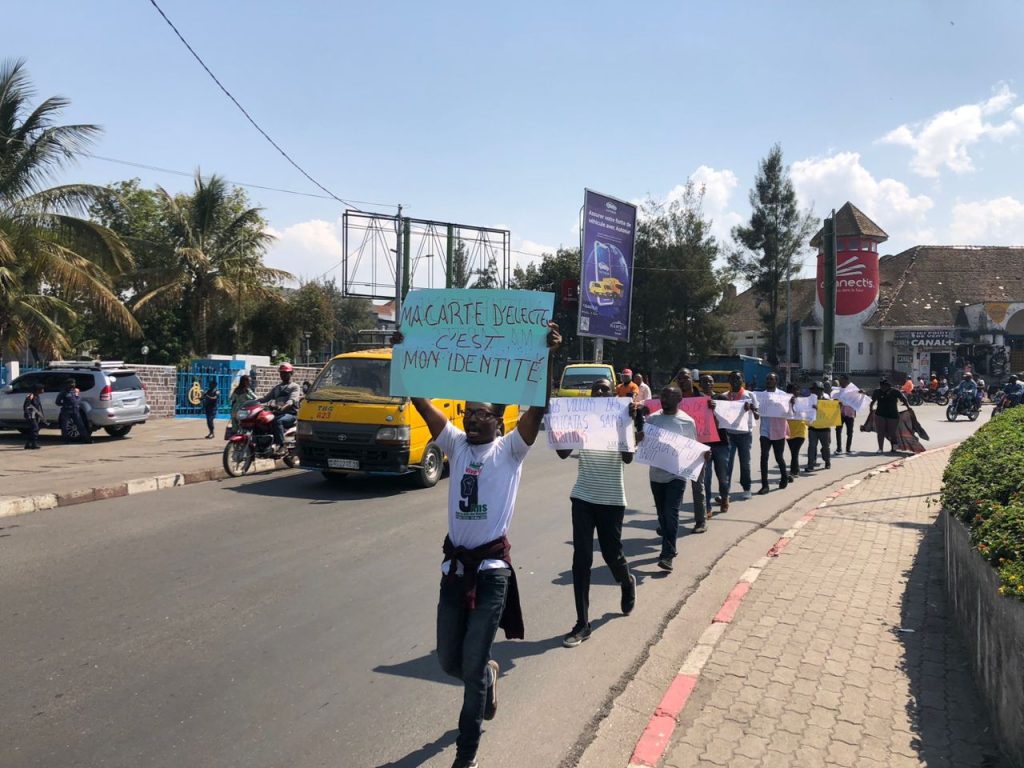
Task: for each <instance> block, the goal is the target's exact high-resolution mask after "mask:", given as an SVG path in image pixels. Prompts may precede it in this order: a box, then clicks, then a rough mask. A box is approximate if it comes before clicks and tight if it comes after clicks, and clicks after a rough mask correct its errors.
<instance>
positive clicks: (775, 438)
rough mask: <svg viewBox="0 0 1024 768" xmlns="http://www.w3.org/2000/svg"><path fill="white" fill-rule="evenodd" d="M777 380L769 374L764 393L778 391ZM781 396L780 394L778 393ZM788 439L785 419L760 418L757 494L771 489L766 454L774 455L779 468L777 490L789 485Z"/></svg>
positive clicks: (773, 417)
mask: <svg viewBox="0 0 1024 768" xmlns="http://www.w3.org/2000/svg"><path fill="white" fill-rule="evenodd" d="M778 385H779V379H778V377H777V376H776V375H775V374H774V373H769V374H768V375H767V376H766V377H765V380H764V391H765V392H766V393H768V394H769V395H774V394H775V393H776V392H777V391H778ZM779 394H782V393H779ZM792 400H793V398H790V401H789V407H790V409H792V407H793V402H792ZM788 437H789V425H788V424H787V423H786V419H784V418H779V417H778V416H762V418H761V490H759V491H758V492H757V493H758V495H759V496H764V495H765V494H766V493H768V492H769V491H770V490H771V489H770V488H769V487H768V453H769V451H771V452H772V453H774V454H775V463H776V464H777V465H778V467H779V490H780V491H781V490H782V489H783V488H785V487H786V486H788V485H789V476H788V474H787V473H786V439H787V438H788Z"/></svg>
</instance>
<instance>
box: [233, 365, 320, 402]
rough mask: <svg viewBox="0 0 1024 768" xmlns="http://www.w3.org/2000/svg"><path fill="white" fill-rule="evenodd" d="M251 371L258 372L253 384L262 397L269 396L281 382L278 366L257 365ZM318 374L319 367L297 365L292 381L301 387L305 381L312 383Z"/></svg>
mask: <svg viewBox="0 0 1024 768" xmlns="http://www.w3.org/2000/svg"><path fill="white" fill-rule="evenodd" d="M251 371H256V381H255V382H254V383H253V384H254V386H253V389H255V390H256V394H257V395H259V396H260V397H262V396H263V395H265V394H267V392H269V391H270V390H271V389H273V388H274V387H275V386H277V385H278V384H279V383H280V382H281V375H280V374H279V373H278V372H277V366H276V365H256V366H253V367H252V369H251ZM251 371H250V373H251ZM318 373H320V368H318V367H317V368H314V367H306V366H302V365H296V366H295V373H293V374H292V381H294V382H295V383H296V384H299V385H301V384H302V382H304V381H308V382H310V383H312V382H313V379H315V378H316V376H317V374H318Z"/></svg>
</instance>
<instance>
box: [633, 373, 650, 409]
mask: <svg viewBox="0 0 1024 768" xmlns="http://www.w3.org/2000/svg"><path fill="white" fill-rule="evenodd" d="M633 383H634V384H636V386H637V398H636V399H637V401H638V402H640V403H646V402H647V401H648V400H650V399H651V398H652V397H654V395H653V394H651V388H650V386H649V385H648V384H647V382H646V381H644V376H643V374H642V373H634V374H633Z"/></svg>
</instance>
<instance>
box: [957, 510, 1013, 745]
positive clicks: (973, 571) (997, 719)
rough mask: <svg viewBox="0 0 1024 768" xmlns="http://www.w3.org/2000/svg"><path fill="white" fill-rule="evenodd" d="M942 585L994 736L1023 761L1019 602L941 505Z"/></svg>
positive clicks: (964, 528)
mask: <svg viewBox="0 0 1024 768" xmlns="http://www.w3.org/2000/svg"><path fill="white" fill-rule="evenodd" d="M939 519H940V520H941V521H942V526H943V528H944V531H945V541H946V591H947V594H948V595H949V602H950V605H951V606H952V609H953V613H954V615H955V617H956V624H957V626H958V627H959V630H960V634H961V636H962V637H963V640H964V643H965V644H966V645H967V648H968V650H969V651H970V655H971V667H972V669H973V672H974V679H975V680H976V681H977V683H978V688H979V689H980V691H981V695H982V698H984V700H985V704H986V705H987V706H988V709H989V714H990V715H991V718H992V723H993V726H994V728H995V731H996V736H997V738H998V741H999V743H1000V746H1001V747H1002V749H1003V751H1004V752H1005V753H1006V755H1007V756H1008V757H1009V758H1010V760H1011V761H1012V762H1013V764H1014V765H1024V727H1022V725H1021V724H1022V723H1024V602H1021V601H1020V600H1017V599H1015V598H1010V597H1003V596H1001V595H1000V594H999V591H998V590H999V576H998V575H997V574H996V572H995V570H994V569H993V568H992V566H991V565H990V564H989V563H988V561H986V560H985V559H983V558H982V556H981V555H979V554H978V553H977V552H976V551H975V550H974V549H973V548H972V547H971V537H970V533H968V531H967V528H966V527H965V526H964V524H963V523H961V522H960V521H959V520H957V519H956V518H955V517H953V516H952V515H950V514H949V513H947V512H946V511H943V512H942V514H941V515H939Z"/></svg>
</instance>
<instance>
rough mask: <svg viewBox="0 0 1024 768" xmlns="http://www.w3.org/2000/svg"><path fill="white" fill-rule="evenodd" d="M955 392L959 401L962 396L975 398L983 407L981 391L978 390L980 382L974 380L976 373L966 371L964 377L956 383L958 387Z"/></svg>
mask: <svg viewBox="0 0 1024 768" xmlns="http://www.w3.org/2000/svg"><path fill="white" fill-rule="evenodd" d="M953 392H954V394H955V395H956V396H957V400H958V401H959V400H960V398H968V397H970V398H973V400H974V402H975V403H977V406H978V407H979V408H980V407H981V393H980V392H979V391H978V383H977V382H976V381H975V380H974V374H972V373H971V372H970V371H965V372H964V377H963V379H961V380H960V383H959V384H957V385H956V389H955V390H953Z"/></svg>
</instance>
